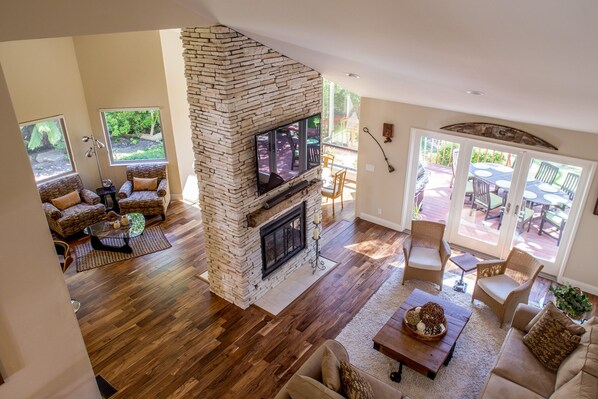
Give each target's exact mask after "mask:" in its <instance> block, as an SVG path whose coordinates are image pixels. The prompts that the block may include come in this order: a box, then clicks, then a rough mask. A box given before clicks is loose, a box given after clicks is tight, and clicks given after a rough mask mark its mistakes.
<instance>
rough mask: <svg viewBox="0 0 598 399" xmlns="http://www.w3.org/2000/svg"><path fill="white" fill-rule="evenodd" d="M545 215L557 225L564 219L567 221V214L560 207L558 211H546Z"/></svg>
mask: <svg viewBox="0 0 598 399" xmlns="http://www.w3.org/2000/svg"><path fill="white" fill-rule="evenodd" d="M544 216H545V217H546V219H548V220H549V221H550V222H551V223H553V224H555V225H556V226H560V225H561V223H563V221H565V222H566V221H567V214H566V213H565V212H563V211H561V210H560V209H557V210H556V211H546V213H545V214H544Z"/></svg>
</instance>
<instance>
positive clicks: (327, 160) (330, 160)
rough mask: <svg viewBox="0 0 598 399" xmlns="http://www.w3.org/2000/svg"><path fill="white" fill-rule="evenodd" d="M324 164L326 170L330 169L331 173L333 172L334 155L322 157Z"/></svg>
mask: <svg viewBox="0 0 598 399" xmlns="http://www.w3.org/2000/svg"><path fill="white" fill-rule="evenodd" d="M322 163H323V164H324V167H325V168H330V172H332V167H333V165H334V155H332V154H324V155H322Z"/></svg>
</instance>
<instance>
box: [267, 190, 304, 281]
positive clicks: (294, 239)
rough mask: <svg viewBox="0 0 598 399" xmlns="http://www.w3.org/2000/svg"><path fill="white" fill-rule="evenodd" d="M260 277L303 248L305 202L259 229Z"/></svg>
mask: <svg viewBox="0 0 598 399" xmlns="http://www.w3.org/2000/svg"><path fill="white" fill-rule="evenodd" d="M260 236H261V241H262V262H263V263H262V265H263V266H262V278H264V277H266V276H267V275H269V274H270V273H272V272H273V271H275V270H276V269H278V268H279V267H280V266H282V265H283V264H284V263H285V262H286V261H288V260H289V259H291V258H292V257H293V256H295V255H296V254H298V253H299V252H301V250H303V249H304V248H305V202H303V203H302V204H300V205H298V206H296V207H295V208H293V209H291V210H290V211H289V212H287V213H285V214H284V215H282V216H281V217H279V218H278V219H276V220H274V221H272V222H270V223H268V224H267V225H265V226H264V227H262V228H261V229H260Z"/></svg>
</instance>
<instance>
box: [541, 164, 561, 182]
mask: <svg viewBox="0 0 598 399" xmlns="http://www.w3.org/2000/svg"><path fill="white" fill-rule="evenodd" d="M558 174H559V168H558V167H556V166H554V165H553V164H550V163H548V162H544V161H542V163H541V164H540V168H539V169H538V171H537V172H536V176H535V179H536V180H538V181H541V182H542V183H546V184H552V183H554V181H555V179H556V176H557V175H558Z"/></svg>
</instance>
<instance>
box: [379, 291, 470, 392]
mask: <svg viewBox="0 0 598 399" xmlns="http://www.w3.org/2000/svg"><path fill="white" fill-rule="evenodd" d="M426 302H436V303H438V304H440V305H441V306H442V307H443V308H444V315H445V317H446V320H447V332H446V335H445V336H444V337H443V338H442V339H440V340H438V341H421V340H418V339H417V338H415V337H414V336H413V335H411V334H410V333H409V332H408V331H407V330H406V328H407V327H405V326H404V324H403V316H404V314H405V312H406V311H407V310H409V309H411V308H413V307H415V306H421V305H423V304H425V303H426ZM470 317H471V311H470V310H469V309H465V308H462V307H461V306H457V305H455V304H453V303H450V302H447V301H444V300H442V299H440V298H438V297H436V296H434V295H430V294H428V293H426V292H424V291H421V290H419V289H417V288H416V289H414V290H413V292H411V294H409V296H408V297H407V299H405V302H403V303H402V304H401V307H399V309H398V310H397V311H396V312H395V313H394V314H393V315H392V317H391V318H390V320H388V321H387V322H386V324H385V325H384V327H382V329H381V330H380V331H378V333H377V334H376V336H375V337H374V349H376V350H377V351H380V352H381V353H384V354H385V355H386V356H388V357H390V358H392V359H395V360H398V361H399V370H398V371H397V372H392V373H390V379H391V380H393V381H395V382H400V381H401V374H402V372H403V365H406V366H408V367H410V368H411V369H413V370H415V371H417V372H418V373H421V374H423V375H425V376H427V377H428V378H430V379H432V380H433V379H434V378H436V374H437V373H438V371H439V370H440V366H442V365H443V364H444V365H445V366H448V364H449V362H450V360H451V358H452V357H453V352H454V351H455V345H456V343H457V338H459V336H460V335H461V332H462V331H463V328H465V325H466V324H467V322H468V321H469V318H470Z"/></svg>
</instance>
